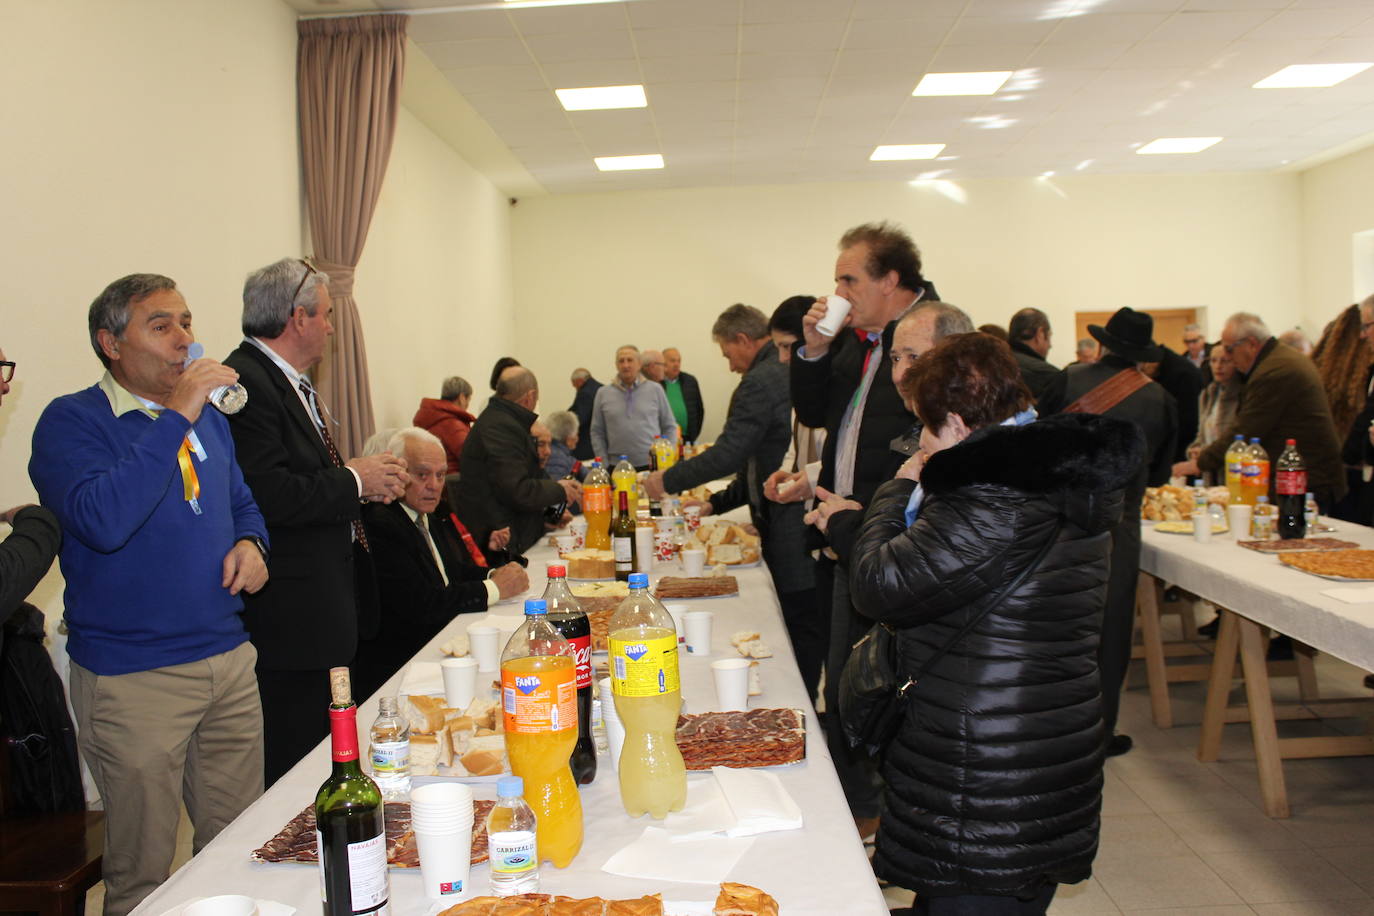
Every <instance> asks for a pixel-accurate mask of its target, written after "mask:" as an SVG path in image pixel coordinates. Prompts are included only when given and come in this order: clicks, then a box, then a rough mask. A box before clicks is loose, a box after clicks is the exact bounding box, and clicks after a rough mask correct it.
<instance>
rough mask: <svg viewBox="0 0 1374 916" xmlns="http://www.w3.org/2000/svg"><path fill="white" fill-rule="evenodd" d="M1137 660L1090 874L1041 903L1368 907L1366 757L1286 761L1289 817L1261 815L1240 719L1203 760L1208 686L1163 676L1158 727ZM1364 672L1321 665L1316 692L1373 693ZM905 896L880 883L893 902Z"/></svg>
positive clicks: (1345, 724)
mask: <svg viewBox="0 0 1374 916" xmlns="http://www.w3.org/2000/svg"><path fill="white" fill-rule="evenodd" d="M1172 619H1173V618H1166V626H1167V625H1168V624H1169V623H1171V622H1172ZM1175 632H1176V631H1175ZM1135 664H1136V667H1134V668H1133V669H1132V673H1131V674H1132V676H1131V679H1130V680H1129V681H1128V688H1127V690H1126V692H1125V693H1124V694H1123V695H1122V702H1121V725H1120V728H1119V731H1122V732H1125V733H1126V734H1129V735H1131V736H1132V737H1133V738H1134V739H1135V748H1134V750H1132V751H1131V752H1130V753H1128V754H1125V755H1123V756H1121V757H1117V758H1115V759H1112V760H1109V761H1108V762H1107V780H1106V790H1105V793H1104V798H1103V812H1102V844H1101V848H1100V850H1099V852H1098V857H1097V861H1096V863H1095V864H1094V866H1093V877H1092V878H1091V879H1090V880H1088V881H1086V882H1084V883H1082V884H1078V885H1072V886H1065V887H1061V888H1060V889H1059V893H1058V895H1057V896H1056V897H1055V901H1054V904H1053V905H1052V906H1051V908H1050V913H1051V914H1054V916H1080V914H1081V916H1116V914H1149V916H1185V914H1186V916H1252V914H1263V916H1356V914H1361V916H1374V757H1344V758H1331V759H1322V760H1286V761H1284V765H1283V769H1284V775H1285V776H1286V778H1287V782H1288V800H1289V804H1290V806H1291V808H1292V816H1291V817H1289V818H1288V819H1286V820H1274V819H1272V818H1269V817H1266V816H1265V814H1264V812H1263V811H1262V810H1261V808H1260V797H1259V782H1258V777H1257V775H1256V768H1255V762H1254V756H1253V753H1252V750H1251V744H1250V732H1249V727H1248V726H1247V725H1245V724H1235V725H1228V726H1226V734H1225V738H1224V741H1223V744H1222V752H1221V758H1220V759H1219V760H1218V761H1217V762H1216V763H1200V762H1198V760H1197V758H1196V756H1195V752H1196V749H1197V740H1198V733H1199V730H1200V729H1199V726H1198V724H1197V723H1199V722H1200V721H1201V719H1202V704H1203V699H1204V691H1203V687H1204V685H1203V684H1201V683H1188V684H1174V685H1172V686H1171V687H1170V696H1171V697H1172V699H1173V706H1174V721H1175V722H1176V723H1180V724H1177V725H1175V726H1174V727H1173V728H1172V729H1158V728H1155V726H1154V725H1153V724H1152V722H1151V721H1150V704H1149V697H1148V695H1147V694H1146V691H1145V685H1144V669H1143V667H1140V666H1141V664H1142V663H1140V662H1137V663H1135ZM1363 676H1364V672H1361V671H1358V670H1356V669H1354V668H1352V667H1351V666H1349V665H1346V664H1344V663H1343V662H1339V661H1335V660H1333V659H1330V658H1327V657H1322V658H1320V659H1319V661H1318V679H1319V682H1320V686H1321V691H1322V694H1323V696H1363V697H1368V696H1370V692H1369V691H1368V690H1367V689H1365V688H1364V687H1363V684H1362V679H1363ZM1274 685H1275V686H1274V691H1275V696H1276V697H1279V698H1291V699H1296V697H1297V683H1296V680H1295V679H1292V678H1281V679H1276V680H1275V681H1274ZM1233 702H1239V701H1238V700H1236V699H1235V698H1234V697H1233ZM1371 715H1374V709H1371ZM1372 723H1374V719H1364V720H1357V719H1337V720H1328V721H1324V722H1280V723H1279V734H1280V736H1305V735H1319V734H1359V733H1361V732H1362V731H1364V730H1365V729H1367V728H1370V727H1372V725H1371V724H1372ZM911 897H912V895H911V894H910V892H906V891H901V890H898V889H895V888H889V889H888V891H887V898H888V900H889V902H890V903H891V904H892V905H894V906H907V905H909V903H910V900H911Z"/></svg>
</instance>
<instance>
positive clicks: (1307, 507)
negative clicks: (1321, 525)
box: [1302, 493, 1318, 538]
mask: <svg viewBox="0 0 1374 916" xmlns="http://www.w3.org/2000/svg"><path fill="white" fill-rule="evenodd" d="M1317 515H1318V509H1317V497H1315V496H1313V495H1312V494H1311V493H1308V494H1307V499H1306V501H1305V502H1304V503H1303V507H1302V517H1303V521H1305V522H1306V523H1307V534H1306V535H1305V537H1309V538H1310V537H1314V536H1315V535H1316V533H1317Z"/></svg>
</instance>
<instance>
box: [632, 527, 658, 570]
mask: <svg viewBox="0 0 1374 916" xmlns="http://www.w3.org/2000/svg"><path fill="white" fill-rule="evenodd" d="M635 556H636V558H637V560H638V563H636V564H635V572H642V573H647V572H652V571H653V566H654V529H653V528H651V527H649V526H648V525H642V526H639V527H636V528H635Z"/></svg>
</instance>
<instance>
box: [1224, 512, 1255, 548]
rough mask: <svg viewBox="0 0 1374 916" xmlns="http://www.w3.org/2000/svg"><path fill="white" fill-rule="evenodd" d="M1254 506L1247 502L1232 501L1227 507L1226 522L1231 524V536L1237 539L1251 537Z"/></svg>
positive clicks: (1243, 539) (1242, 539)
mask: <svg viewBox="0 0 1374 916" xmlns="http://www.w3.org/2000/svg"><path fill="white" fill-rule="evenodd" d="M1252 512H1254V507H1253V506H1250V505H1247V504H1245V503H1232V504H1231V505H1229V506H1227V507H1226V523H1227V524H1228V525H1230V526H1231V538H1232V540H1236V541H1246V540H1249V539H1250V515H1251V513H1252Z"/></svg>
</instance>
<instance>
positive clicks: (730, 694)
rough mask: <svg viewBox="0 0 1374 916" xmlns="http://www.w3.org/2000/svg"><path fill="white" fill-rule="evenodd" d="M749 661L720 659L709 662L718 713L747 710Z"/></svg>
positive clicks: (745, 659)
mask: <svg viewBox="0 0 1374 916" xmlns="http://www.w3.org/2000/svg"><path fill="white" fill-rule="evenodd" d="M749 664H750V662H749V659H747V658H722V659H721V660H720V661H715V662H711V677H712V678H713V679H714V680H715V682H716V709H717V710H718V711H720V712H730V711H732V710H744V709H748V708H749Z"/></svg>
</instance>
